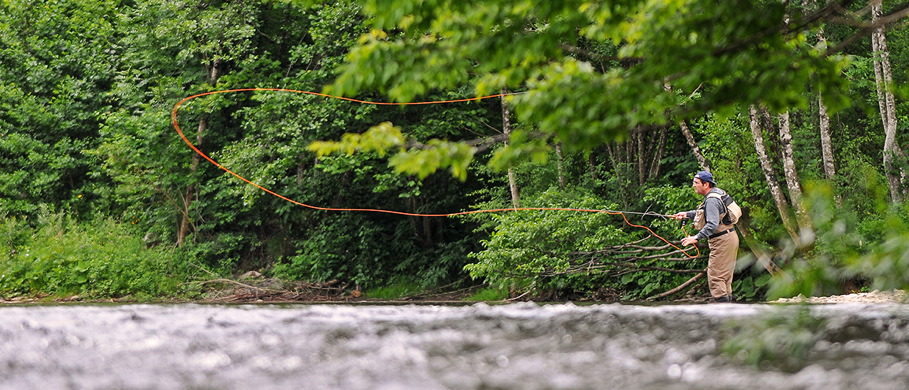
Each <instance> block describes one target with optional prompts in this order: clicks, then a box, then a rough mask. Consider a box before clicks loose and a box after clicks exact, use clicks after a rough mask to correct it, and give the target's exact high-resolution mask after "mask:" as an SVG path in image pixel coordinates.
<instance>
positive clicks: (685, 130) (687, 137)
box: [679, 121, 710, 172]
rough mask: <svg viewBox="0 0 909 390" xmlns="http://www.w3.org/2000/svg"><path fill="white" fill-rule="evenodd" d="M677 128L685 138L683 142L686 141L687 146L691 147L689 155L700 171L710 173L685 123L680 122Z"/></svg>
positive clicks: (708, 165)
mask: <svg viewBox="0 0 909 390" xmlns="http://www.w3.org/2000/svg"><path fill="white" fill-rule="evenodd" d="M679 127H681V128H682V135H684V136H685V141H688V146H689V147H691V154H693V155H694V158H696V159H697V160H698V165H700V166H701V169H703V170H705V171H707V172H710V164H708V163H707V159H706V158H704V154H703V153H701V148H700V147H698V143H697V141H695V140H694V135H692V134H691V129H689V128H688V124H687V123H685V121H682V122H680V123H679Z"/></svg>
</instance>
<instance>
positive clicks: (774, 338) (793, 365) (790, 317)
mask: <svg viewBox="0 0 909 390" xmlns="http://www.w3.org/2000/svg"><path fill="white" fill-rule="evenodd" d="M790 309H791V310H790ZM826 325H827V322H826V321H825V320H824V319H823V318H818V317H814V316H812V315H811V313H810V311H809V309H808V308H807V307H796V308H782V309H780V310H778V311H775V312H773V313H771V314H770V315H767V316H761V317H760V318H757V319H756V320H755V319H753V318H749V319H748V322H747V323H744V322H740V323H738V324H737V325H733V326H732V327H731V329H729V330H728V332H729V333H731V334H732V335H733V336H731V337H730V338H728V339H727V340H725V341H724V342H723V344H722V346H721V350H722V351H723V353H724V354H727V355H729V356H730V357H732V358H734V359H736V360H738V361H741V362H745V363H748V364H751V365H754V366H755V367H756V368H760V369H768V368H775V369H779V370H782V371H784V372H790V373H792V372H798V371H799V370H800V369H802V368H804V367H805V366H807V365H808V364H810V363H811V361H810V359H809V355H810V352H811V349H812V348H813V347H814V345H815V343H816V342H817V341H818V340H820V339H821V337H823V335H824V331H825V329H826Z"/></svg>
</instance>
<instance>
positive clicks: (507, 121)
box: [502, 90, 521, 208]
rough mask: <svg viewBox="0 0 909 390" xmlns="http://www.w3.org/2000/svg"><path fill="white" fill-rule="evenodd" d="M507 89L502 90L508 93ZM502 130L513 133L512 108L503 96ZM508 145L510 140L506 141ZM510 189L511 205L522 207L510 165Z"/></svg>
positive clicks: (507, 133) (508, 133) (506, 133)
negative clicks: (510, 108) (509, 107)
mask: <svg viewBox="0 0 909 390" xmlns="http://www.w3.org/2000/svg"><path fill="white" fill-rule="evenodd" d="M506 92H507V91H504V90H503V91H502V93H506ZM502 131H503V132H504V133H505V135H506V136H507V135H510V134H511V110H509V109H508V103H507V102H505V98H504V97H502ZM505 144H506V145H508V141H505ZM508 190H509V192H511V205H512V206H513V207H514V208H518V207H521V196H520V195H519V194H518V182H517V180H516V179H515V175H514V168H512V167H508Z"/></svg>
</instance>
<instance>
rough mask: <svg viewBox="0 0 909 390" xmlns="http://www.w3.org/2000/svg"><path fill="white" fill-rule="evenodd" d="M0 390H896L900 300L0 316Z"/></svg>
mask: <svg viewBox="0 0 909 390" xmlns="http://www.w3.org/2000/svg"><path fill="white" fill-rule="evenodd" d="M0 388H2V389H256V390H266V389H687V388H697V389H773V390H780V389H824V390H827V389H906V388H909V305H901V304H840V305H817V306H810V307H805V306H781V305H744V304H713V305H668V306H632V305H618V304H610V305H590V306H578V305H573V304H553V305H537V304H533V303H519V304H508V305H486V304H475V305H471V306H437V305H407V306H403V305H402V306H395V305H382V306H368V305H229V306H228V305H196V304H180V305H73V306H70V305H55V306H5V307H0Z"/></svg>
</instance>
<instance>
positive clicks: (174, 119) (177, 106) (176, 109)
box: [170, 88, 700, 258]
mask: <svg viewBox="0 0 909 390" xmlns="http://www.w3.org/2000/svg"><path fill="white" fill-rule="evenodd" d="M261 91H266V92H291V93H301V94H306V95H313V96H321V97H325V98H332V99H340V100H346V101H350V102H354V103H361V104H372V105H378V106H400V105H428V104H445V103H461V102H470V101H479V100H483V99H489V98H496V97H502V96H506V95H509V94H507V93H502V94H496V95H489V96H481V97H475V98H466V99H453V100H436V101H425V102H411V103H391V102H374V101H368V100H358V99H351V98H347V97H343V96H333V95H328V94H324V93H318V92H312V91H303V90H295V89H285V88H239V89H227V90H220V91H211V92H205V93H200V94H196V95H192V96H188V97H185V98H183V100H180V101H179V102H177V104H175V105H174V108H173V110H171V115H170V117H171V123H172V124H173V126H174V130H176V131H177V134H179V135H180V138H181V139H183V142H185V143H186V144H187V145H189V147H190V149H192V150H193V151H194V152H196V154H198V155H199V156H202V158H204V159H205V160H207V161H208V162H210V163H212V164H213V165H214V166H216V167H218V168H219V169H221V170H222V171H224V172H227V173H229V174H231V175H232V176H234V177H236V178H237V179H240V180H241V181H243V182H245V183H246V184H249V185H251V186H253V187H256V188H258V189H260V190H262V191H264V192H266V193H268V194H270V195H272V196H275V197H277V198H279V199H282V200H284V201H287V202H290V203H293V204H295V205H298V206H302V207H306V208H310V209H313V210H323V211H360V212H373V213H385V214H396V215H405V216H414V217H452V216H457V215H467V214H479V213H498V212H506V211H540V210H542V211H575V212H585V213H604V214H610V215H621V216H622V219H623V220H624V221H625V223H626V224H627V225H628V226H631V227H635V228H640V229H644V230H646V231H647V232H648V233H650V234H651V235H652V236H654V237H656V238H658V239H660V240H662V241H663V242H665V243H666V244H668V245H669V246H671V247H673V248H675V249H677V250H679V251H680V252H682V253H683V254H685V256H688V257H689V258H696V257H698V256H700V249H698V248H697V246H695V250H696V251H697V254H696V255H690V254H688V253H687V252H685V250H684V249H682V248H680V247H678V246H677V245H675V244H673V243H672V242H670V241H669V240H667V239H665V238H663V237H662V236H660V235H659V234H656V232H654V231H653V230H652V229H650V227H647V226H643V225H637V224H634V223H631V221H629V220H628V217H627V216H626V215H625V214H626V213H625V212H622V211H612V210H594V209H576V208H567V207H514V208H501V209H486V210H470V211H460V212H454V213H440V214H421V213H408V212H404V211H394V210H382V209H370V208H337V207H319V206H313V205H310V204H306V203H303V202H300V201H297V200H294V199H291V198H288V197H286V196H284V195H281V194H279V193H277V192H275V191H272V190H270V189H268V188H265V187H263V186H262V185H260V184H258V183H255V182H253V181H252V180H250V179H247V178H246V177H244V176H242V175H240V174H238V173H236V172H234V171H232V170H230V169H228V168H227V167H225V166H223V165H221V164H220V163H219V162H217V161H215V159H213V158H211V157H209V156H208V155H207V154H205V152H203V151H202V150H200V149H199V148H198V147H196V145H194V144H193V143H192V142H191V141H190V140H189V138H187V137H186V135H185V134H183V130H182V129H181V128H180V123H179V122H178V121H177V113H178V112H179V110H180V106H182V105H183V104H184V103H186V102H188V101H190V100H192V99H195V98H199V97H203V96H209V95H217V94H227V93H236V92H261Z"/></svg>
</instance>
